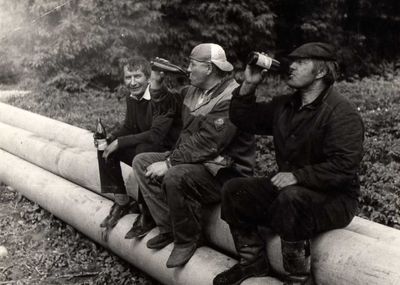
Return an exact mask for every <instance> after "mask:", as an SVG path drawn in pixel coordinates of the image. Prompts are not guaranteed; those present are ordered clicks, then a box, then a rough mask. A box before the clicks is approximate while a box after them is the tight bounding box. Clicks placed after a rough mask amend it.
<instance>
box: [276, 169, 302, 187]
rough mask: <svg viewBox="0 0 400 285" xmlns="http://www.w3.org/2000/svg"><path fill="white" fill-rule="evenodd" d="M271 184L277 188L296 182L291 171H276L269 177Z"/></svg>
mask: <svg viewBox="0 0 400 285" xmlns="http://www.w3.org/2000/svg"><path fill="white" fill-rule="evenodd" d="M271 182H272V184H273V185H274V186H275V187H277V188H278V189H282V188H284V187H287V186H290V185H294V184H297V178H296V176H294V175H293V173H292V172H278V173H277V174H276V175H275V176H274V177H272V178H271Z"/></svg>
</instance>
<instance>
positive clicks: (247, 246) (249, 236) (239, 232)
mask: <svg viewBox="0 0 400 285" xmlns="http://www.w3.org/2000/svg"><path fill="white" fill-rule="evenodd" d="M231 233H232V237H233V241H234V243H235V247H236V251H237V253H238V254H239V257H240V259H239V262H238V263H237V264H236V265H234V266H233V267H232V268H230V269H228V270H226V271H224V272H222V273H220V274H218V275H217V276H216V277H215V278H214V280H213V284H214V285H238V284H240V283H242V281H243V280H245V279H247V278H250V277H260V276H266V275H268V273H269V264H268V260H267V257H266V252H265V243H264V241H263V240H262V239H261V237H260V236H259V234H258V230H257V229H256V228H254V229H238V228H233V227H231Z"/></svg>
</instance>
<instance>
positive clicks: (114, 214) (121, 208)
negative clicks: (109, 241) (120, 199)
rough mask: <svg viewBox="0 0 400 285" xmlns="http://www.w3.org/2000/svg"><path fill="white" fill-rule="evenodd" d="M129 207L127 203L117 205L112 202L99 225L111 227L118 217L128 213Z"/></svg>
mask: <svg viewBox="0 0 400 285" xmlns="http://www.w3.org/2000/svg"><path fill="white" fill-rule="evenodd" d="M129 209H130V205H129V203H128V204H126V205H119V204H117V203H114V204H113V205H112V207H111V209H110V213H109V214H108V216H107V217H105V219H104V220H103V221H102V222H101V224H100V227H101V228H109V229H112V228H113V227H115V225H116V224H117V223H118V221H119V219H121V218H122V217H123V216H125V215H126V214H128V212H129Z"/></svg>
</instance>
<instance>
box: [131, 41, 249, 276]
mask: <svg viewBox="0 0 400 285" xmlns="http://www.w3.org/2000/svg"><path fill="white" fill-rule="evenodd" d="M232 70H233V66H232V64H230V63H229V62H228V61H227V59H226V55H225V51H224V50H223V49H222V47H221V46H219V45H217V44H212V43H205V44H199V45H197V46H196V47H195V48H194V49H193V50H192V52H191V54H190V63H189V67H188V72H189V74H190V76H189V79H190V85H189V86H187V87H185V88H183V90H182V92H181V94H180V95H181V96H182V100H183V104H182V121H183V129H182V132H181V134H180V137H179V139H178V142H177V144H176V145H175V147H174V148H173V149H172V151H170V152H164V153H147V154H140V155H137V156H136V157H135V159H134V161H133V169H134V172H135V173H136V176H137V180H138V183H139V188H140V190H141V192H142V194H143V197H144V200H145V202H146V204H147V206H148V207H149V209H150V212H151V215H152V216H153V218H154V220H155V221H156V224H157V226H158V228H159V231H160V232H159V234H158V235H157V236H155V237H154V238H152V239H150V240H148V242H147V247H148V248H151V249H156V250H157V249H161V248H163V247H165V246H166V245H168V244H169V243H172V242H173V243H174V247H173V250H172V252H171V255H170V257H169V259H168V261H167V267H169V268H171V267H178V266H182V265H184V264H186V262H187V261H188V260H189V259H190V258H191V257H192V255H193V254H194V252H195V251H196V249H197V247H199V246H200V245H201V244H202V226H201V224H202V217H201V210H202V206H203V205H209V204H214V203H218V202H220V195H221V194H220V192H221V189H222V185H223V183H224V182H225V181H227V180H228V179H230V178H233V177H239V176H250V175H252V174H253V168H254V164H255V140H254V135H250V134H248V133H247V132H245V131H239V130H238V129H237V128H236V127H235V125H234V124H232V122H231V121H230V119H229V104H230V100H231V97H232V91H233V90H234V89H235V88H237V87H238V84H237V83H236V81H235V80H234V79H232V78H231V77H230V76H229V72H231V71H232ZM161 85H162V84H160V86H161ZM141 228H147V226H146V225H141V224H138V225H137V232H138V233H140V232H141ZM137 236H139V235H137Z"/></svg>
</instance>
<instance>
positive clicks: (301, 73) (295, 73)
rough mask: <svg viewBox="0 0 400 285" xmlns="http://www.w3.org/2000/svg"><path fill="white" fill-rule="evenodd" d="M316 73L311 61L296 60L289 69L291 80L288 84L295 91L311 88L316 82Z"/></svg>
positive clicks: (289, 79) (305, 59) (304, 59)
mask: <svg viewBox="0 0 400 285" xmlns="http://www.w3.org/2000/svg"><path fill="white" fill-rule="evenodd" d="M315 78H316V72H315V68H314V62H313V61H312V60H311V59H307V58H299V59H295V60H294V61H293V62H292V64H291V65H290V67H289V78H288V81H287V84H288V85H289V86H290V87H292V88H295V89H302V88H306V87H308V86H310V84H311V83H313V82H314V81H315Z"/></svg>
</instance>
